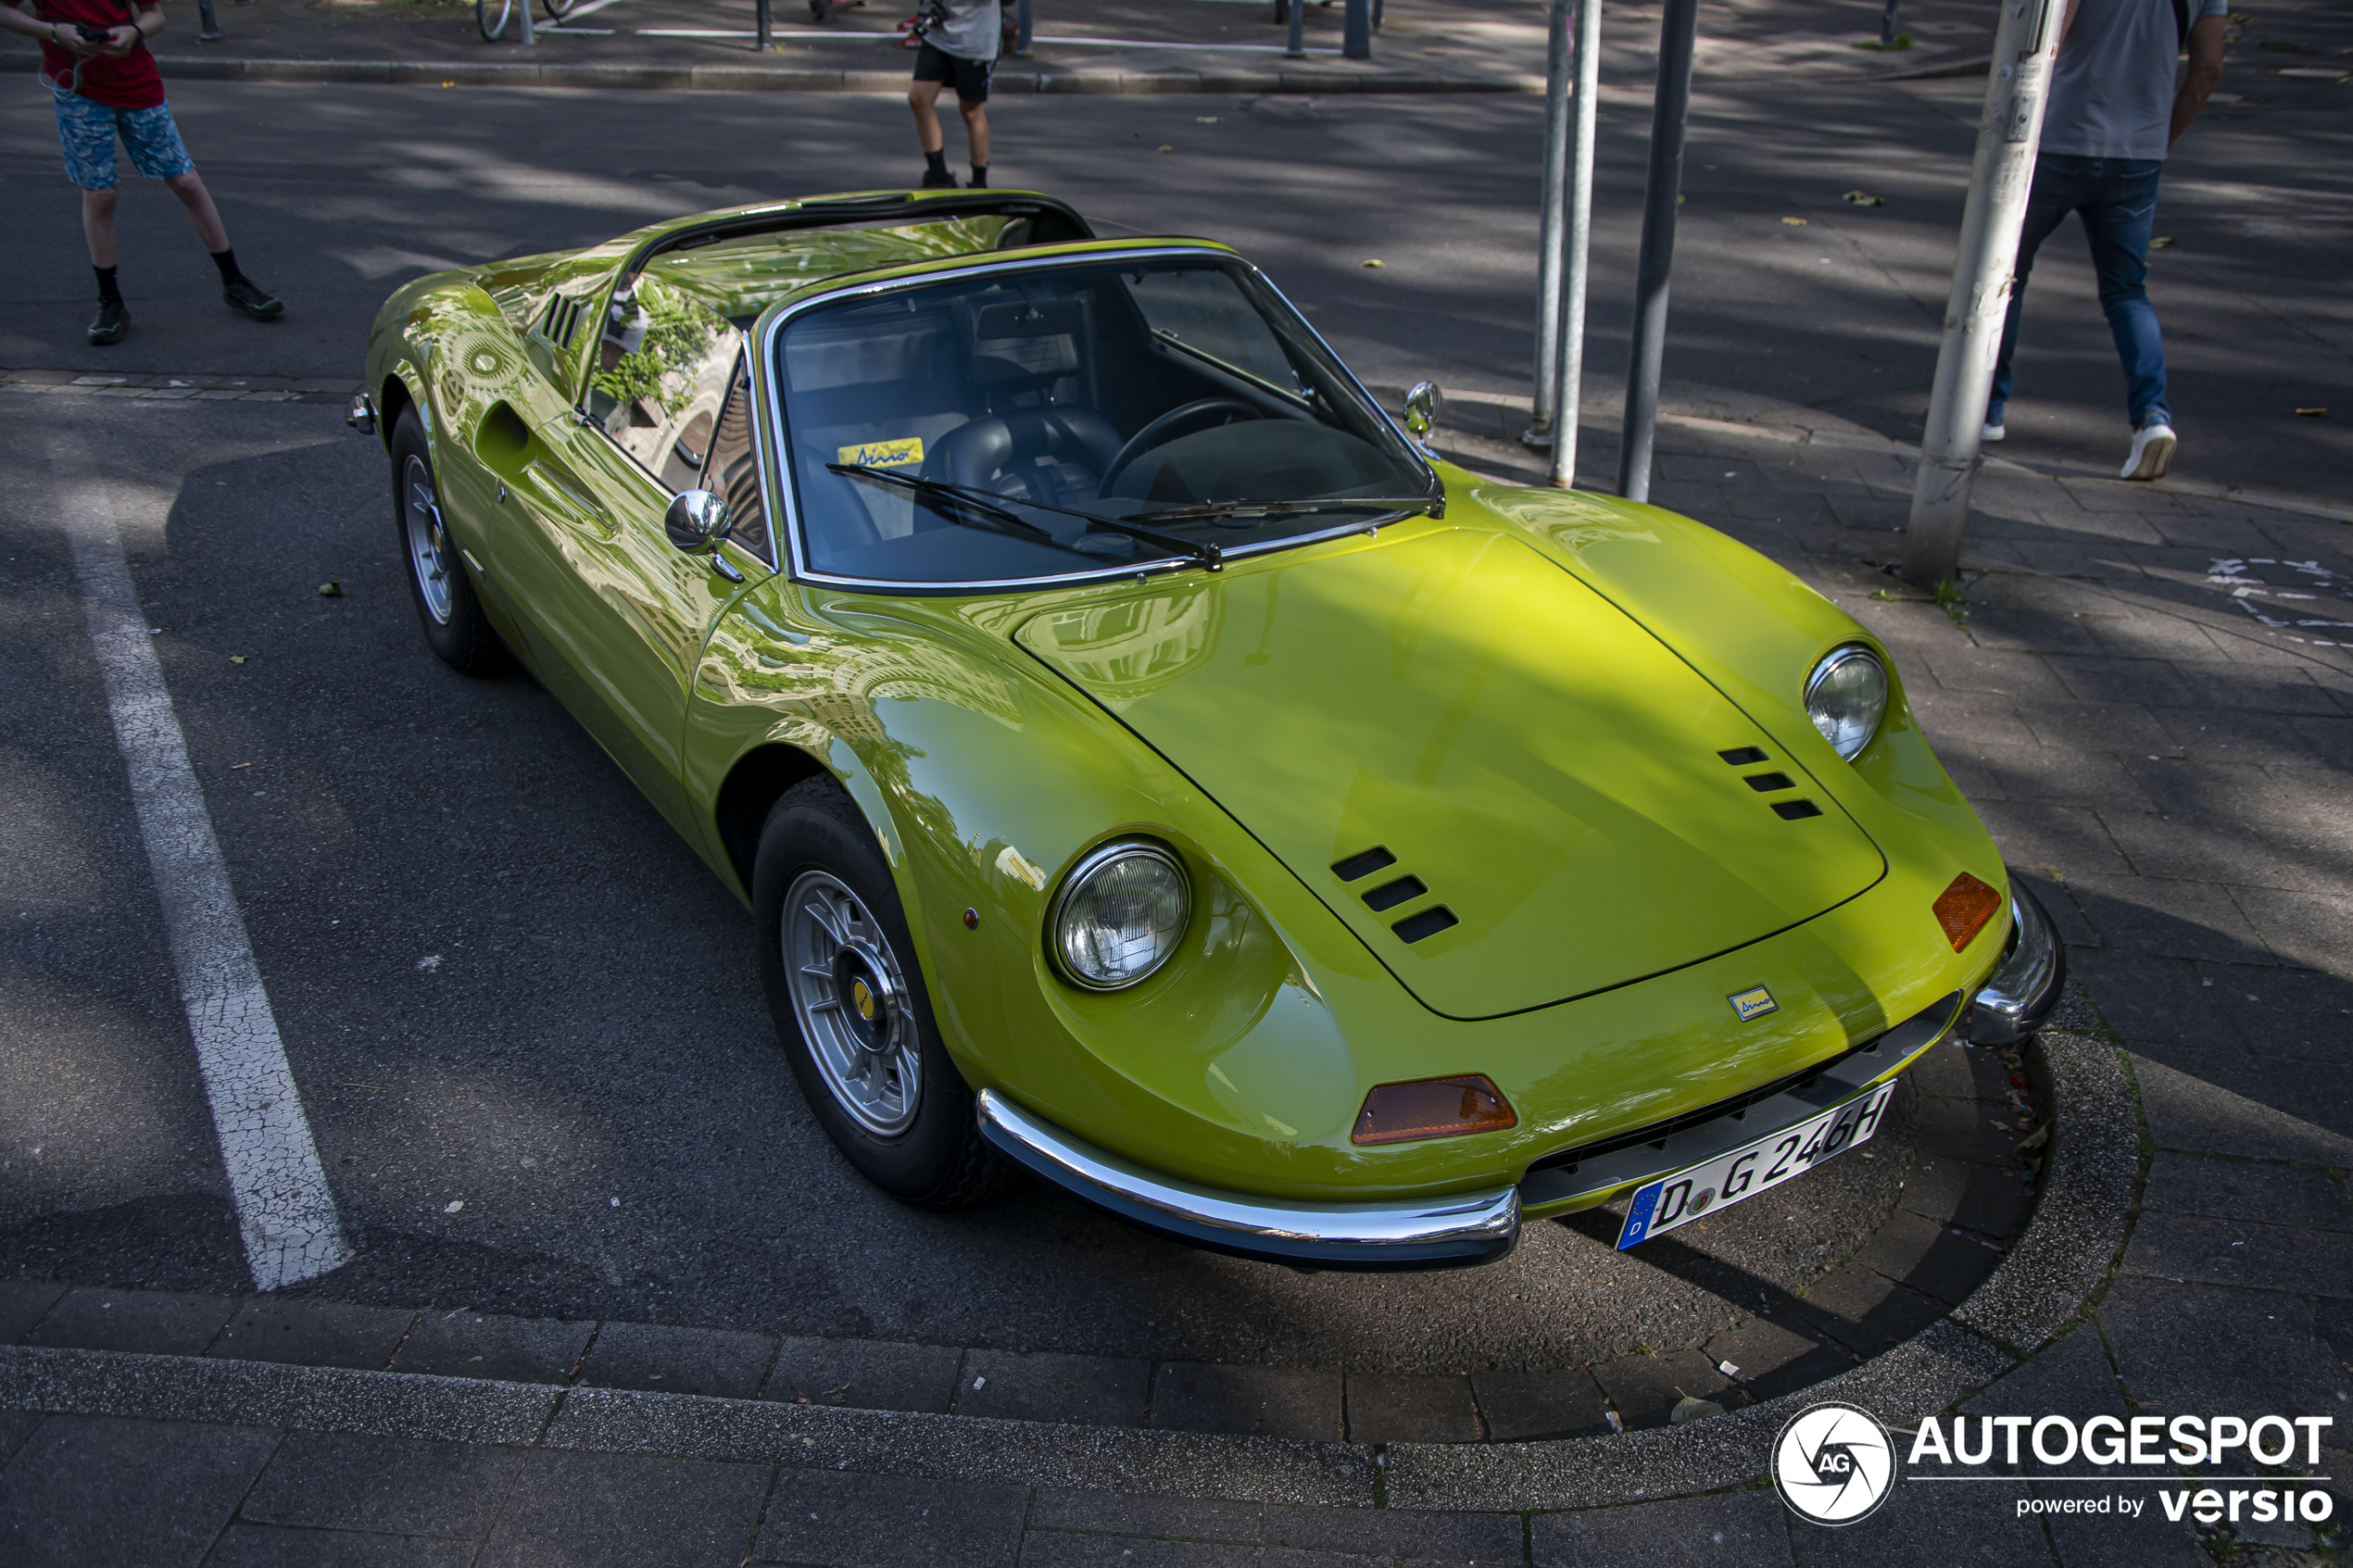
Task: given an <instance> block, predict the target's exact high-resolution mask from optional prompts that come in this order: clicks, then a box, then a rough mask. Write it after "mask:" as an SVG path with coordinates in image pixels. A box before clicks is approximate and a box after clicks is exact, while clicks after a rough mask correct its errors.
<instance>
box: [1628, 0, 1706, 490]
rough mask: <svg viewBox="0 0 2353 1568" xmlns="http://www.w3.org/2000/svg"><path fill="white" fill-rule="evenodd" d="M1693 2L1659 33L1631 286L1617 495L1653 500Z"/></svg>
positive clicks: (1688, 108)
mask: <svg viewBox="0 0 2353 1568" xmlns="http://www.w3.org/2000/svg"><path fill="white" fill-rule="evenodd" d="M1698 34H1699V0H1667V14H1666V16H1665V18H1664V19H1661V21H1660V22H1659V27H1658V85H1657V87H1656V88H1655V90H1654V94H1653V97H1652V102H1651V160H1650V189H1649V190H1648V191H1647V192H1645V193H1644V194H1643V196H1642V265H1641V270H1640V272H1639V274H1638V276H1637V278H1636V280H1635V283H1634V342H1633V345H1632V351H1631V353H1630V354H1629V356H1628V361H1627V367H1626V432H1625V436H1624V441H1625V445H1622V446H1621V447H1619V448H1618V453H1617V493H1618V494H1619V495H1623V496H1625V497H1626V498H1627V499H1628V500H1629V501H1647V500H1649V499H1650V495H1651V449H1652V447H1653V445H1655V443H1656V441H1657V438H1658V383H1659V375H1660V373H1661V371H1662V370H1663V369H1664V367H1665V364H1666V358H1667V282H1668V281H1669V280H1670V279H1671V278H1672V277H1673V276H1674V272H1675V200H1676V197H1678V196H1679V195H1680V194H1682V189H1683V137H1684V132H1686V130H1687V129H1688V128H1689V123H1690V120H1691V115H1692V48H1693V46H1694V44H1696V42H1697V40H1698Z"/></svg>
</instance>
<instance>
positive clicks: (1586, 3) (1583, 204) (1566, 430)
mask: <svg viewBox="0 0 2353 1568" xmlns="http://www.w3.org/2000/svg"><path fill="white" fill-rule="evenodd" d="M1601 69H1602V0H1579V5H1578V7H1577V95H1576V100H1575V103H1574V104H1573V105H1572V107H1574V108H1575V110H1576V111H1577V119H1576V121H1575V131H1574V133H1573V134H1572V135H1571V136H1570V138H1569V186H1568V268H1567V272H1568V277H1567V293H1566V295H1564V297H1563V298H1562V300H1561V344H1560V356H1559V359H1560V384H1559V386H1558V387H1557V388H1556V389H1555V390H1554V394H1553V473H1552V480H1553V487H1554V489H1556V490H1568V489H1572V488H1574V487H1575V486H1576V483H1577V419H1578V415H1579V411H1580V407H1579V406H1580V404H1581V402H1582V400H1583V393H1584V380H1585V284H1586V279H1587V276H1588V270H1587V263H1588V261H1589V259H1590V253H1591V252H1592V237H1593V117H1594V115H1595V114H1596V112H1598V109H1599V105H1598V104H1597V103H1596V101H1595V100H1597V99H1598V98H1599V97H1600V96H1601Z"/></svg>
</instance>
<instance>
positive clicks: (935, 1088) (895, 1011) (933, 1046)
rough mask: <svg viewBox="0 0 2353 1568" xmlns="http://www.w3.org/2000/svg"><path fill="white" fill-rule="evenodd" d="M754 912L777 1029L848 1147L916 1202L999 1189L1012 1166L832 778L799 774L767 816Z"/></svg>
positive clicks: (846, 1153) (829, 1128) (876, 1175)
mask: <svg viewBox="0 0 2353 1568" xmlns="http://www.w3.org/2000/svg"><path fill="white" fill-rule="evenodd" d="M752 908H753V910H754V912H755V914H756V916H757V917H758V920H759V924H760V947H761V979H762V981H763V982H764V983H765V985H766V987H767V991H768V1005H769V1008H770V1010H772V1011H773V1012H774V1014H775V1019H776V1033H777V1035H778V1036H779V1037H780V1038H781V1039H782V1040H783V1042H784V1046H785V1050H786V1055H787V1057H788V1058H789V1059H790V1060H791V1062H792V1069H793V1076H794V1077H796V1078H798V1079H799V1081H800V1090H801V1093H802V1094H803V1095H804V1096H805V1097H807V1098H808V1101H809V1107H810V1109H811V1110H813V1111H814V1112H815V1113H816V1116H817V1120H818V1122H819V1123H822V1124H823V1125H824V1129H825V1133H826V1135H827V1136H829V1137H831V1138H832V1139H833V1141H834V1145H835V1147H836V1148H839V1149H840V1150H841V1152H842V1155H843V1157H844V1158H846V1159H847V1160H849V1162H850V1164H852V1165H854V1166H856V1167H857V1169H858V1173H859V1174H861V1175H862V1176H864V1177H865V1178H866V1179H867V1180H868V1181H870V1182H872V1183H874V1184H875V1185H876V1186H878V1187H880V1188H882V1189H883V1190H884V1191H885V1192H887V1193H889V1194H890V1195H891V1196H892V1197H893V1198H899V1199H900V1200H901V1201H903V1202H907V1203H912V1204H914V1205H916V1206H917V1207H919V1208H925V1209H961V1208H963V1207H965V1206H966V1205H969V1204H972V1203H975V1202H977V1201H978V1200H979V1199H981V1198H985V1197H987V1196H988V1194H989V1193H991V1192H993V1191H995V1190H996V1188H997V1186H998V1185H999V1184H1000V1181H1001V1180H1002V1179H1003V1174H1004V1167H1003V1165H1002V1163H1001V1162H1000V1160H998V1158H997V1156H996V1154H995V1153H994V1151H992V1150H991V1149H990V1148H989V1147H988V1143H987V1142H986V1141H985V1140H984V1139H983V1138H982V1136H981V1134H980V1127H979V1124H978V1123H977V1122H976V1121H975V1117H974V1112H973V1093H972V1090H971V1089H970V1088H969V1087H968V1086H966V1085H965V1083H964V1080H963V1074H961V1073H958V1072H957V1071H956V1064H955V1063H954V1062H953V1061H952V1060H950V1058H949V1055H948V1050H947V1047H944V1046H943V1045H941V1044H940V1041H939V1030H938V1027H937V1024H936V1023H935V1022H933V1019H932V1013H931V1002H930V998H929V997H928V995H927V994H926V992H925V988H924V977H923V971H922V970H921V969H920V968H919V967H918V966H917V964H916V961H915V945H914V941H913V939H912V937H911V936H910V935H908V930H907V920H906V916H905V914H904V913H903V912H902V911H901V910H900V905H899V895H898V891H897V889H896V888H895V887H894V886H893V885H892V884H891V880H890V868H889V866H888V865H887V864H886V863H885V862H884V860H883V858H882V854H881V851H880V850H878V849H877V848H876V847H875V834H874V830H873V829H872V828H870V827H869V826H867V825H866V822H865V820H864V818H863V817H862V815H861V814H860V812H859V810H858V807H857V805H856V803H855V802H853V801H852V800H851V799H850V798H849V795H848V794H847V793H845V792H844V791H843V789H842V787H841V785H840V784H837V783H836V782H835V781H834V780H833V779H831V778H816V779H810V780H807V781H805V782H803V783H801V784H795V785H794V786H793V787H792V788H791V789H789V790H786V792H785V795H784V797H783V798H782V799H780V800H778V801H777V802H776V805H775V808H774V809H773V810H771V811H770V812H769V814H768V822H767V825H766V826H765V827H764V828H762V829H761V834H760V847H759V850H758V854H757V858H756V859H755V860H754V862H753V870H752Z"/></svg>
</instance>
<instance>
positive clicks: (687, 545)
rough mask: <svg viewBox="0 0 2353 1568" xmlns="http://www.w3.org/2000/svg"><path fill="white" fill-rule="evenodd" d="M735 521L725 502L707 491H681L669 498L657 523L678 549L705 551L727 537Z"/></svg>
mask: <svg viewBox="0 0 2353 1568" xmlns="http://www.w3.org/2000/svg"><path fill="white" fill-rule="evenodd" d="M734 521H735V520H734V519H733V518H731V517H730V516H728V514H727V503H726V502H724V501H723V500H721V499H720V498H719V497H718V496H716V495H712V494H711V492H710V491H708V490H681V491H680V492H678V494H677V495H673V496H672V497H671V498H670V509H669V510H667V511H665V512H663V513H662V514H661V526H662V529H663V531H664V532H665V533H668V534H669V535H670V542H671V543H672V544H673V545H675V546H678V547H679V548H680V549H682V550H690V551H691V550H708V549H710V548H711V546H713V545H716V544H718V543H719V541H720V540H722V539H724V538H725V537H727V530H728V528H729V527H730V526H731V525H732V524H733V523H734Z"/></svg>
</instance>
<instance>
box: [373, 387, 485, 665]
mask: <svg viewBox="0 0 2353 1568" xmlns="http://www.w3.org/2000/svg"><path fill="white" fill-rule="evenodd" d="M392 517H393V526H394V528H395V530H396V532H397V533H398V535H399V539H400V553H401V557H402V558H403V559H405V560H406V561H407V562H408V564H409V596H410V598H412V599H413V600H415V601H416V606H417V620H418V621H420V622H421V623H422V625H423V627H424V633H425V645H426V646H428V647H430V648H432V649H433V651H434V657H435V658H437V659H440V660H441V662H443V663H444V664H447V665H448V666H449V667H450V668H451V669H452V670H455V671H459V673H460V674H465V675H487V674H491V673H493V672H494V671H497V669H498V668H499V667H500V664H501V661H502V657H503V655H504V652H505V649H504V648H503V646H501V645H500V643H499V641H498V633H496V632H494V631H492V630H491V628H490V620H489V618H488V617H487V616H485V615H484V614H483V612H482V601H481V600H479V599H477V598H476V597H474V585H473V583H472V581H471V580H470V579H468V577H467V576H466V568H465V565H464V562H463V560H462V559H461V558H460V555H459V549H458V545H457V541H455V540H454V539H452V538H451V537H450V536H449V523H448V521H447V519H446V518H444V517H443V515H442V511H441V490H440V487H439V486H438V485H436V484H435V483H434V477H433V457H432V455H431V454H430V453H429V452H428V451H427V450H426V447H425V432H424V426H423V425H422V423H420V422H419V420H418V419H417V411H416V410H415V409H414V408H403V409H402V410H401V411H400V418H399V420H397V421H396V423H395V424H394V425H393V427H392Z"/></svg>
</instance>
